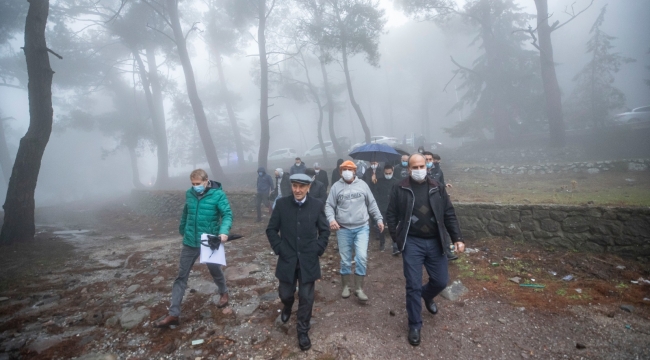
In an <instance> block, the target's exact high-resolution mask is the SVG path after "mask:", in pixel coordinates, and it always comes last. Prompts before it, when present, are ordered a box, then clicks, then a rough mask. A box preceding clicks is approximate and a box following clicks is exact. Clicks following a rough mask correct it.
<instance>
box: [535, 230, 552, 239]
mask: <svg viewBox="0 0 650 360" xmlns="http://www.w3.org/2000/svg"><path fill="white" fill-rule="evenodd" d="M533 235H535V238H536V239H550V238H552V237H553V236H554V235H553V234H552V233H550V232H546V231H543V230H535V231H533Z"/></svg>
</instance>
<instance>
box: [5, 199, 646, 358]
mask: <svg viewBox="0 0 650 360" xmlns="http://www.w3.org/2000/svg"><path fill="white" fill-rule="evenodd" d="M42 215H43V216H42V218H43V219H46V222H47V223H42V224H41V225H40V226H39V231H40V233H39V237H38V239H37V240H36V242H35V244H33V245H35V246H30V247H26V246H23V247H15V248H10V249H3V251H2V254H1V255H0V261H2V263H3V264H6V266H5V269H6V270H5V271H4V272H3V274H2V277H1V278H0V280H1V282H0V286H2V287H1V288H0V289H1V290H0V297H2V301H0V359H69V358H75V357H79V358H83V359H154V358H155V359H197V358H202V359H224V358H237V359H280V358H286V357H293V358H298V359H303V358H304V359H352V358H355V359H369V358H375V359H412V358H414V357H415V358H426V359H435V358H457V359H521V358H524V359H527V358H539V359H550V358H553V359H555V358H569V359H582V358H585V359H648V358H650V347H649V346H648V344H650V300H648V299H649V298H650V284H648V283H645V282H644V281H643V279H648V278H650V267H649V265H648V264H643V263H639V262H635V261H632V260H622V259H619V258H616V257H613V256H596V255H591V254H579V253H572V252H569V253H565V252H560V251H556V250H553V249H541V248H535V247H533V246H531V245H530V244H523V243H513V242H511V241H509V240H507V239H496V238H495V239H486V240H482V241H480V242H478V243H473V244H468V246H469V247H470V248H471V249H474V250H476V251H475V252H473V253H471V254H468V255H463V256H461V258H460V259H459V260H458V261H456V262H453V263H451V264H450V273H451V279H452V280H460V281H461V282H462V284H463V285H464V286H465V287H467V289H468V292H467V293H466V294H464V295H462V296H461V297H460V299H458V300H456V301H450V300H446V299H444V298H440V299H439V300H437V302H438V304H439V308H440V312H439V313H438V314H437V315H436V316H432V315H430V314H428V313H426V312H425V313H424V314H423V317H424V327H423V329H422V345H421V346H419V347H416V348H413V347H411V346H410V345H409V344H408V342H407V340H406V333H407V319H406V310H405V308H404V278H403V275H402V263H401V258H399V257H393V256H391V255H390V252H380V251H378V249H377V248H378V244H377V242H376V241H373V242H371V249H370V252H369V269H368V273H369V275H368V278H367V285H366V288H367V294H368V296H369V297H370V301H369V302H368V304H366V305H362V304H360V303H358V302H357V301H356V300H355V299H354V297H351V298H349V299H341V298H340V295H339V287H338V286H339V276H338V275H337V269H338V262H339V257H338V252H337V251H336V250H335V248H334V245H335V244H334V242H335V241H334V238H332V241H331V242H330V245H329V246H328V249H327V252H326V253H325V255H324V256H323V258H322V261H321V264H322V266H323V274H324V276H323V278H322V280H320V281H319V282H318V283H317V286H316V291H317V294H316V304H315V308H314V315H313V321H312V330H311V332H310V337H311V339H312V343H313V347H312V350H310V351H308V352H304V353H303V352H301V351H300V350H299V349H298V347H297V341H296V330H295V315H294V316H292V319H291V320H290V322H289V324H288V325H279V324H278V321H277V318H278V314H279V310H280V309H281V304H280V303H279V300H278V299H277V293H276V287H277V283H276V280H275V278H274V277H273V271H274V267H275V261H276V257H275V256H274V255H272V253H271V251H270V249H269V246H268V242H267V240H266V237H265V235H264V225H263V224H256V223H254V222H253V221H252V220H253V219H249V218H244V219H235V220H236V221H235V228H234V231H235V232H237V233H241V234H243V235H245V238H244V239H241V240H237V241H235V242H233V243H231V244H229V245H228V261H229V264H230V265H229V266H228V268H227V271H226V273H227V276H228V278H229V280H228V285H229V287H230V289H231V306H230V307H229V308H226V309H225V310H221V309H217V308H216V306H215V304H214V302H215V301H216V300H218V297H215V296H214V294H215V289H216V286H215V285H214V284H213V283H212V282H211V280H210V276H209V274H208V271H207V268H206V267H205V266H203V265H200V264H196V265H195V267H194V271H193V273H192V275H191V277H190V281H189V284H188V285H189V286H188V291H187V293H186V297H185V299H184V301H183V314H182V319H181V320H182V323H181V325H180V326H178V327H176V328H175V329H168V330H159V329H155V328H153V327H152V323H153V322H154V321H156V320H157V319H159V318H161V317H162V316H164V315H166V313H167V306H168V301H169V295H170V292H171V283H172V282H173V280H174V278H175V275H176V271H177V267H178V264H177V262H178V256H179V253H180V242H181V239H180V237H179V236H178V235H177V234H176V233H177V226H178V223H177V220H174V219H170V220H168V221H162V220H160V219H151V218H146V217H143V216H137V215H135V214H134V213H132V212H131V210H130V209H129V208H128V207H126V206H124V205H122V204H121V203H120V204H112V205H110V206H108V207H103V208H101V209H88V210H87V211H82V212H80V211H71V210H69V209H49V210H48V211H46V213H45V214H42ZM44 221H45V220H44ZM66 224H67V226H66ZM72 225H73V226H72ZM57 231H63V232H57ZM29 249H31V250H29ZM34 249H45V250H46V251H37V250H34ZM13 251H15V252H13ZM18 254H25V256H21V257H18ZM553 273H554V274H553ZM566 275H572V276H573V279H572V280H571V281H563V280H562V279H561V278H562V277H564V276H566ZM513 277H519V278H520V279H519V281H520V283H521V284H536V285H539V284H543V285H545V288H543V289H534V288H527V287H521V286H520V284H516V283H514V282H513V281H511V280H508V279H510V278H513ZM639 278H643V279H642V280H641V281H640V282H639V283H637V284H635V283H632V282H631V281H638V279H639ZM532 279H535V280H534V281H533V280H532ZM577 290H578V291H577ZM4 298H8V299H4ZM644 299H646V300H644ZM621 305H626V306H624V308H626V309H628V310H630V312H628V311H625V310H623V309H621ZM296 306H297V304H296ZM294 310H295V309H294ZM199 339H202V340H203V343H202V344H199V345H194V346H192V345H191V341H192V340H199ZM578 344H579V345H578ZM582 347H584V348H582ZM93 356H94V357H93Z"/></svg>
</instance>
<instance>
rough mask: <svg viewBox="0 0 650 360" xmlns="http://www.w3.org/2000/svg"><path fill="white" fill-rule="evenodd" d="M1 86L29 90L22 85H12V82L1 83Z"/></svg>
mask: <svg viewBox="0 0 650 360" xmlns="http://www.w3.org/2000/svg"><path fill="white" fill-rule="evenodd" d="M0 86H5V87H9V88H12V89H20V90H27V88H24V87H22V86H18V85H12V84H7V83H0Z"/></svg>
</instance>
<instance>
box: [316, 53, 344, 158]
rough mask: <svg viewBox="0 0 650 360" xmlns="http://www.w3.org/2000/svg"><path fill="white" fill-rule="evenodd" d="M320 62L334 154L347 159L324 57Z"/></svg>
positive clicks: (328, 126) (328, 125)
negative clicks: (336, 119)
mask: <svg viewBox="0 0 650 360" xmlns="http://www.w3.org/2000/svg"><path fill="white" fill-rule="evenodd" d="M321 53H322V51H321ZM319 60H320V70H321V73H322V74H323V87H324V88H325V96H326V97H327V117H328V119H327V120H328V122H327V128H328V130H329V133H330V140H331V141H332V146H333V147H334V152H336V156H338V157H339V158H340V159H342V158H343V157H345V155H346V154H345V150H347V149H343V148H342V147H341V144H340V143H339V140H338V138H337V137H336V132H335V130H334V97H333V96H332V90H331V89H330V84H329V79H328V76H327V69H325V60H323V57H322V56H321V57H320V58H319Z"/></svg>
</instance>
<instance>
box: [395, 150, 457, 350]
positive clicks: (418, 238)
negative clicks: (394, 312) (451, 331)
mask: <svg viewBox="0 0 650 360" xmlns="http://www.w3.org/2000/svg"><path fill="white" fill-rule="evenodd" d="M408 166H409V178H407V179H404V180H402V181H400V182H399V183H397V185H395V186H393V189H392V190H391V195H390V202H389V204H388V210H387V211H386V219H387V224H388V231H389V232H390V236H391V237H392V238H393V240H394V241H396V242H397V246H398V247H399V249H400V250H401V251H402V261H403V265H404V277H405V278H406V311H407V313H408V323H409V333H408V341H409V343H410V344H411V345H413V346H417V345H419V344H420V329H421V328H422V315H421V311H422V302H421V300H420V299H421V298H422V299H424V305H425V307H426V308H427V310H428V311H429V312H430V313H432V314H436V313H437V312H438V307H437V306H436V303H435V302H434V301H433V298H434V297H435V296H436V295H438V294H440V292H441V291H442V290H444V289H445V287H446V286H447V282H448V281H449V273H448V269H447V256H446V254H448V253H449V252H450V250H451V248H452V241H453V242H454V244H455V246H456V249H457V250H458V251H460V252H463V251H465V244H464V243H463V241H462V239H461V235H460V227H459V226H458V220H457V218H456V212H455V211H454V207H453V205H452V204H451V201H450V200H449V195H447V191H446V190H445V187H444V186H441V184H440V183H438V182H436V181H435V180H433V179H431V178H429V177H428V176H427V167H426V160H425V157H424V155H422V154H413V155H411V156H410V157H409V160H408ZM445 232H449V235H450V236H451V241H450V240H449V238H447V237H445ZM422 265H424V267H425V268H426V270H427V274H428V275H429V281H428V282H427V283H426V284H424V285H422Z"/></svg>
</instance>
